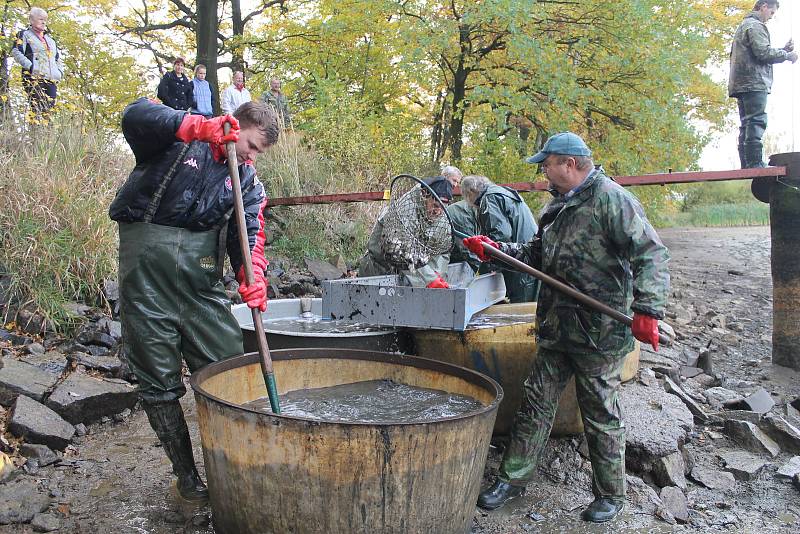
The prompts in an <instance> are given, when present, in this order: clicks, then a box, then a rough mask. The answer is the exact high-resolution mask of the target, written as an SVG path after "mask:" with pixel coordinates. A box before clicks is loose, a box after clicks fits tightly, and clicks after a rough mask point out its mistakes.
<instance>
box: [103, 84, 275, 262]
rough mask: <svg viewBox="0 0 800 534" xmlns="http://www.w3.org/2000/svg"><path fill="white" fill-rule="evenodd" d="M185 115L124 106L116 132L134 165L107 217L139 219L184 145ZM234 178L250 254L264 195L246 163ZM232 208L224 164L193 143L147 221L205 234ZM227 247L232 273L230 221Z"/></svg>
mask: <svg viewBox="0 0 800 534" xmlns="http://www.w3.org/2000/svg"><path fill="white" fill-rule="evenodd" d="M185 115H186V112H184V111H176V110H173V109H170V108H168V107H166V106H162V105H160V104H154V103H153V102H151V101H149V100H147V99H146V98H141V99H139V100H137V101H136V102H134V103H132V104H130V105H128V106H127V107H126V108H125V110H124V111H123V113H122V133H123V135H124V136H125V140H126V141H127V142H128V144H129V145H130V147H131V150H133V154H134V155H135V156H136V167H135V168H134V169H133V171H132V172H131V173H130V175H129V176H128V179H127V180H126V181H125V183H124V184H123V186H122V187H121V188H120V190H119V191H117V196H116V198H114V201H113V202H112V203H111V207H110V209H109V216H110V217H111V219H113V220H115V221H118V222H128V223H131V222H141V221H143V219H144V214H145V210H146V209H147V206H148V204H149V203H150V199H151V198H152V197H153V194H154V192H155V191H156V190H157V188H158V186H159V184H160V183H161V180H162V178H163V177H164V175H165V174H166V173H167V172H168V170H169V169H170V167H171V166H172V164H173V163H174V162H175V161H176V160H177V159H178V155H179V154H180V153H181V150H182V149H183V148H184V147H185V146H186V145H185V144H184V143H182V142H180V141H178V140H176V138H175V133H176V132H177V131H178V128H179V127H180V124H181V122H182V121H183V118H184V116H185ZM239 177H240V179H241V183H242V192H243V193H244V198H243V200H244V210H245V220H246V222H247V234H248V237H249V242H250V243H249V244H250V250H251V251H252V250H253V248H254V246H255V245H256V242H257V241H258V242H259V243H260V244H262V245H263V243H264V238H265V234H264V215H263V209H264V205H265V204H266V196H265V193H264V187H263V185H262V184H261V182H260V181H259V180H258V178H257V177H256V171H255V168H254V167H253V166H252V165H251V164H249V163H245V164H243V165H240V166H239ZM232 209H233V191H232V187H231V178H230V175H229V174H228V166H227V163H225V162H222V163H220V162H217V161H215V160H214V157H213V156H212V155H211V148H210V147H209V146H208V143H202V142H199V141H194V142H192V143H190V144H189V148H188V151H187V152H186V154H185V155H184V156H183V157H181V158H180V161H179V162H178V166H177V169H176V171H175V174H174V176H173V178H172V181H171V182H170V183H169V186H168V187H167V189H166V191H165V192H164V195H163V197H162V199H161V203H160V205H159V208H158V210H157V211H156V212H155V214H154V215H153V219H152V221H151V222H152V223H154V224H160V225H164V226H175V227H178V228H186V229H189V230H195V231H205V230H210V229H212V228H214V227H216V226H219V225H221V224H222V223H223V222H224V221H225V217H226V215H228V213H229V212H231V213H232ZM227 249H228V255H229V256H230V259H231V265H232V266H233V269H234V272H239V267H240V266H241V265H242V255H241V252H240V250H239V238H238V235H237V229H236V220H235V218H234V217H232V218H231V220H230V223H229V225H228V234H227Z"/></svg>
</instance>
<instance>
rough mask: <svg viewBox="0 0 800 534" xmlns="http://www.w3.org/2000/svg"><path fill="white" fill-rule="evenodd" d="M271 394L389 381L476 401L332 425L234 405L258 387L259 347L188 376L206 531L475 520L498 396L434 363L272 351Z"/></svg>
mask: <svg viewBox="0 0 800 534" xmlns="http://www.w3.org/2000/svg"><path fill="white" fill-rule="evenodd" d="M272 358H273V360H274V365H275V376H276V378H277V382H278V389H279V392H281V393H285V392H287V391H293V390H298V389H304V388H320V387H329V386H334V385H339V384H347V383H353V382H359V381H365V380H378V379H391V380H395V381H397V382H401V383H404V384H409V385H412V386H418V387H424V388H432V389H438V390H443V391H447V392H452V393H457V394H460V395H467V396H469V397H472V398H474V399H477V400H479V401H480V402H481V403H482V404H483V408H481V409H479V410H477V411H473V412H469V413H466V414H463V415H460V416H456V417H450V418H444V419H440V420H436V421H429V422H424V423H398V424H366V423H338V422H336V423H334V422H323V421H317V420H311V419H306V418H302V417H292V416H286V415H273V414H271V413H264V412H260V411H256V410H254V409H250V408H245V407H243V406H242V404H244V403H247V402H250V401H253V400H255V399H258V398H262V397H264V396H265V395H266V388H265V387H264V380H263V378H262V375H261V369H260V367H259V362H258V355H257V354H246V355H244V356H239V357H235V358H231V359H228V360H224V361H220V362H217V363H214V364H211V365H209V366H207V367H205V368H204V369H202V370H201V371H199V372H197V373H195V374H193V375H192V379H191V384H192V387H193V388H194V393H195V399H196V400H197V413H198V420H199V426H200V435H201V439H202V444H203V457H204V459H205V470H206V476H207V478H208V486H209V492H210V496H211V507H212V510H213V521H214V529H215V531H216V532H218V533H220V534H247V533H253V534H255V533H275V534H278V533H320V534H321V533H325V534H329V533H348V534H350V533H397V534H400V533H403V534H405V533H420V534H432V533H437V534H439V533H442V534H447V533H454V534H465V533H466V532H469V530H470V528H471V525H472V517H473V514H474V512H475V502H476V499H477V496H478V491H479V489H480V482H481V478H482V475H483V468H484V463H485V461H486V457H487V454H488V450H489V440H490V438H491V434H492V426H493V425H494V419H495V416H496V414H497V407H498V405H499V404H500V401H501V400H502V397H503V393H502V389H501V388H500V386H499V385H498V384H497V383H496V382H495V381H494V380H492V379H490V378H488V377H486V376H483V375H481V374H479V373H476V372H474V371H470V370H468V369H464V368H462V367H457V366H454V365H449V364H445V363H442V362H438V361H434V360H429V359H425V358H418V357H413V356H403V355H400V354H390V353H379V352H372V351H360V350H335V349H286V350H278V351H274V352H272Z"/></svg>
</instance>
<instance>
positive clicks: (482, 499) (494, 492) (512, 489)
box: [478, 479, 525, 510]
mask: <svg viewBox="0 0 800 534" xmlns="http://www.w3.org/2000/svg"><path fill="white" fill-rule="evenodd" d="M524 492H525V486H514V485H512V484H509V483H508V482H503V481H502V480H500V479H498V480H495V482H494V484H493V485H492V486H491V487H490V488H488V489H486V490H484V491H483V492H481V494H480V495H478V506H480V507H481V508H483V509H484V510H496V509H497V508H500V507H501V506H503V505H504V504H505V503H506V502H507V501H510V500H511V499H513V498H515V497H519V496H520V495H522V494H523V493H524Z"/></svg>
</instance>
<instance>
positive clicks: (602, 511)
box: [581, 497, 625, 523]
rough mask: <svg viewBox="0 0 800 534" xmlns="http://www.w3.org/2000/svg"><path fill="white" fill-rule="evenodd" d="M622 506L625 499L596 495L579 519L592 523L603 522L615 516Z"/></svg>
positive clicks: (623, 506)
mask: <svg viewBox="0 0 800 534" xmlns="http://www.w3.org/2000/svg"><path fill="white" fill-rule="evenodd" d="M624 508H625V501H622V502H620V501H615V500H614V499H609V498H608V497H597V498H596V499H595V500H594V501H593V502H592V504H590V505H589V506H588V507H587V508H586V510H584V511H583V512H582V513H581V519H583V520H584V521H590V522H592V523H605V522H606V521H611V520H612V519H614V518H615V517H617V515H619V513H620V512H621V511H622V510H623V509H624Z"/></svg>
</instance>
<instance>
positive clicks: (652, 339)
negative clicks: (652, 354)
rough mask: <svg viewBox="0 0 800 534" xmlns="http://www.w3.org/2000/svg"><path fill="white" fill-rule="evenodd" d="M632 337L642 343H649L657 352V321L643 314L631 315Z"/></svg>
mask: <svg viewBox="0 0 800 534" xmlns="http://www.w3.org/2000/svg"><path fill="white" fill-rule="evenodd" d="M631 330H632V331H633V337H635V338H636V339H638V340H639V341H641V342H642V343H650V344H651V345H652V346H653V348H654V349H655V350H656V352H657V351H658V319H656V318H655V317H652V316H650V315H645V314H643V313H636V312H634V313H633V324H631Z"/></svg>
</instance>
